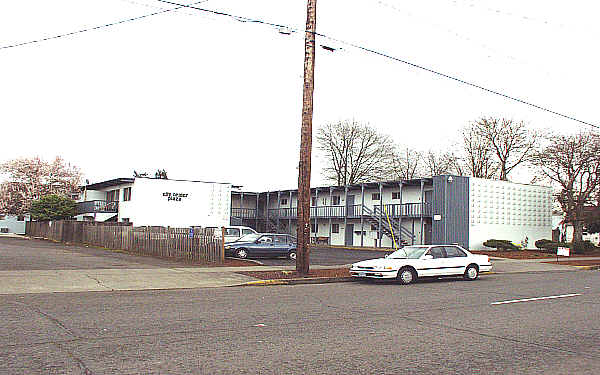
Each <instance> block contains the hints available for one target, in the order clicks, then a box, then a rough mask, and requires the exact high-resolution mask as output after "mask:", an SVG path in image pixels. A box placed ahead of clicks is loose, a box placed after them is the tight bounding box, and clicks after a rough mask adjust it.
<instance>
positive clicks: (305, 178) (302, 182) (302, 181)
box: [296, 0, 317, 275]
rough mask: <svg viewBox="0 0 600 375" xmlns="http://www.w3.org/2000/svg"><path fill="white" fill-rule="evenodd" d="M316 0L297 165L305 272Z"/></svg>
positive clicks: (304, 269) (307, 37) (310, 13)
mask: <svg viewBox="0 0 600 375" xmlns="http://www.w3.org/2000/svg"><path fill="white" fill-rule="evenodd" d="M316 29H317V0H307V4H306V31H305V34H304V94H303V99H302V129H301V136H300V163H299V168H298V228H297V230H298V232H297V237H298V250H297V253H296V255H297V256H296V271H297V272H298V273H299V274H301V275H306V274H307V273H308V269H309V263H310V262H309V255H310V247H309V246H310V158H311V151H312V116H313V91H314V88H315V79H314V73H315V32H316Z"/></svg>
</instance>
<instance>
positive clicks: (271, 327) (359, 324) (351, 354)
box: [0, 271, 600, 374]
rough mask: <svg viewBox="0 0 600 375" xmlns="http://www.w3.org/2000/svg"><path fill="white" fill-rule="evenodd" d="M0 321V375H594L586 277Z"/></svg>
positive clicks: (369, 288) (11, 316) (595, 332)
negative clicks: (408, 374) (518, 300)
mask: <svg viewBox="0 0 600 375" xmlns="http://www.w3.org/2000/svg"><path fill="white" fill-rule="evenodd" d="M573 293H577V294H581V295H577V296H572V297H565V298H556V299H546V300H533V301H527V302H518V303H507V304H501V305H493V304H492V303H494V302H501V301H507V300H514V299H522V298H532V297H542V296H555V295H564V294H573ZM0 321H1V322H2V324H1V325H0V373H1V374H64V373H66V374H192V373H193V374H334V373H338V374H400V373H411V374H433V373H435V374H597V373H600V336H599V334H600V272H599V271H578V272H553V273H549V272H547V273H532V274H504V275H498V274H496V275H494V274H492V275H485V276H483V277H481V278H480V279H479V280H477V281H475V282H466V281H460V280H432V281H424V282H419V283H416V284H413V285H409V286H400V285H397V284H394V283H382V282H359V283H356V282H355V283H339V284H323V285H297V286H268V287H243V288H239V287H238V288H221V289H192V290H168V291H136V292H95V293H89V292H88V293H54V294H27V295H10V296H8V295H5V296H0Z"/></svg>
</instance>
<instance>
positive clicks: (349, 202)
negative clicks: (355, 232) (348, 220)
mask: <svg viewBox="0 0 600 375" xmlns="http://www.w3.org/2000/svg"><path fill="white" fill-rule="evenodd" d="M346 216H348V217H354V195H348V196H347V197H346Z"/></svg>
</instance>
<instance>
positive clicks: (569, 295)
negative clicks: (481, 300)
mask: <svg viewBox="0 0 600 375" xmlns="http://www.w3.org/2000/svg"><path fill="white" fill-rule="evenodd" d="M580 295H581V293H572V294H561V295H559V296H547V297H535V298H524V299H513V300H510V301H500V302H492V305H505V304H507V303H517V302H530V301H540V300H544V299H555V298H565V297H576V296H580Z"/></svg>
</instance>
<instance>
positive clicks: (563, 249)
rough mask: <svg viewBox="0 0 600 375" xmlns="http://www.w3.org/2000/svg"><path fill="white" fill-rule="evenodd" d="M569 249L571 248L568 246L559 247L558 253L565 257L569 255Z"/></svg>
mask: <svg viewBox="0 0 600 375" xmlns="http://www.w3.org/2000/svg"><path fill="white" fill-rule="evenodd" d="M569 251H570V249H569V248H568V247H559V248H558V249H556V255H562V256H564V257H568V256H569Z"/></svg>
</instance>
